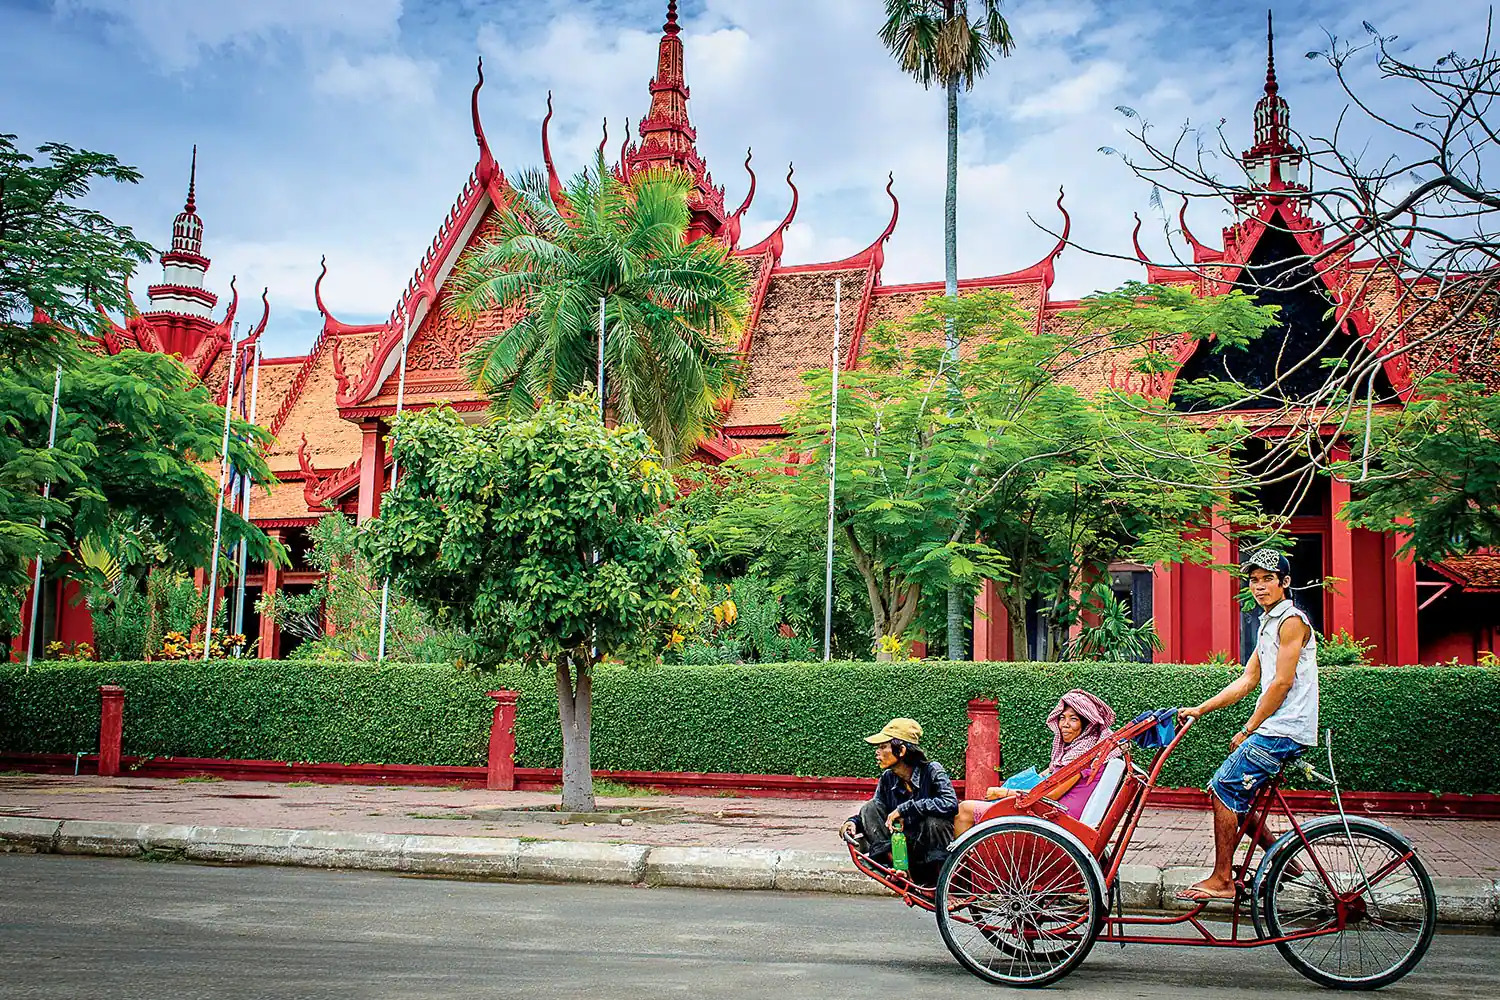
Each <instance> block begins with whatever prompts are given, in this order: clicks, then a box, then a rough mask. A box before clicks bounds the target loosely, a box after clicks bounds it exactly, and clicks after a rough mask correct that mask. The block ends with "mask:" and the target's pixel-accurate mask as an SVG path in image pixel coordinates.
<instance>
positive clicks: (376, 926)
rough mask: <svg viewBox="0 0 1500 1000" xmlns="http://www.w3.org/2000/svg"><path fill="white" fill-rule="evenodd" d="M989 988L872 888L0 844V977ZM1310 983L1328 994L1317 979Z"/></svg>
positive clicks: (72, 986)
mask: <svg viewBox="0 0 1500 1000" xmlns="http://www.w3.org/2000/svg"><path fill="white" fill-rule="evenodd" d="M1497 978H1500V936H1494V935H1479V934H1473V935H1468V934H1442V935H1440V936H1439V937H1438V939H1437V940H1436V941H1435V942H1434V944H1433V947H1432V950H1431V951H1430V952H1428V955H1427V959H1426V961H1425V962H1424V963H1423V965H1422V966H1421V967H1419V968H1418V969H1417V971H1416V972H1415V973H1413V974H1412V975H1411V976H1409V977H1407V978H1406V979H1405V980H1404V981H1403V982H1401V983H1400V984H1398V985H1397V986H1395V987H1392V988H1390V989H1388V990H1386V991H1384V993H1383V994H1382V995H1383V996H1386V997H1392V998H1396V997H1443V998H1452V1000H1460V998H1466V997H1476V998H1478V997H1483V998H1486V1000H1490V998H1493V997H1494V996H1495V995H1496V985H1495V984H1496V982H1497ZM991 990H997V992H996V993H995V995H996V996H1003V995H1005V994H1004V991H1003V989H1001V988H996V987H989V986H986V985H985V984H983V983H981V982H979V981H978V980H976V979H973V978H971V977H970V976H969V975H968V974H967V973H965V972H964V971H963V970H962V969H960V968H959V966H958V965H957V964H956V963H955V962H954V961H953V959H952V957H951V956H949V954H948V952H947V950H946V949H945V948H944V947H943V944H942V941H941V939H940V938H939V936H938V934H937V930H936V927H935V926H934V921H933V918H932V916H931V915H930V914H926V913H920V912H917V911H911V910H908V909H906V908H905V907H903V906H901V905H900V904H899V903H897V902H895V901H892V900H886V899H878V898H849V897H838V896H827V895H796V894H789V893H770V892H734V891H726V890H715V891H690V890H677V889H636V888H620V887H613V886H574V885H568V886H562V885H518V884H502V883H482V882H450V881H439V880H430V879H413V878H401V877H396V876H391V875H381V874H377V873H366V872H327V871H315V870H307V869H290V868H287V869H283V868H207V867H197V866H188V865H173V864H152V863H149V862H143V861H123V860H121V861H116V860H109V859H96V858H65V857H56V856H46V855H43V856H28V855H0V997H47V998H57V997H89V998H91V1000H92V998H137V997H139V998H153V1000H155V998H171V1000H193V998H198V997H204V998H209V997H212V998H214V1000H229V998H237V997H246V998H251V997H253V998H257V1000H259V998H266V997H307V998H322V997H329V998H335V997H336V998H340V1000H353V998H387V997H402V998H407V997H421V998H428V997H432V998H438V997H441V998H444V1000H454V998H466V1000H467V998H478V997H526V998H528V1000H531V998H535V1000H549V998H558V997H608V998H610V1000H629V998H636V997H640V998H653V1000H654V998H658V997H666V996H673V995H684V996H710V997H714V998H738V997H778V998H801V997H813V998H817V1000H837V998H842V997H851V998H860V1000H883V998H892V1000H894V998H900V1000H913V998H924V997H943V998H952V997H955V996H961V995H968V996H972V995H974V991H980V992H989V991H991ZM1050 993H1051V994H1053V995H1058V996H1080V997H1083V996H1087V997H1091V998H1124V997H1193V998H1195V1000H1214V998H1226V1000H1227V998H1234V1000H1250V998H1260V997H1290V996H1315V995H1319V994H1321V991H1319V990H1317V988H1316V987H1315V986H1313V985H1312V984H1311V983H1309V982H1307V981H1306V980H1304V979H1302V978H1301V977H1300V976H1298V975H1297V974H1296V973H1295V972H1293V971H1292V970H1291V968H1290V967H1289V966H1287V965H1286V964H1285V963H1284V962H1283V961H1282V959H1281V957H1280V956H1279V955H1278V954H1277V953H1276V952H1275V951H1274V950H1272V949H1256V950H1253V951H1229V950H1216V951H1209V950H1205V949H1200V948H1166V947H1142V946H1135V947H1131V948H1129V949H1125V950H1121V949H1120V948H1118V947H1110V946H1105V945H1100V946H1099V947H1097V948H1096V949H1095V950H1094V952H1093V954H1092V955H1090V956H1089V959H1088V961H1087V962H1086V963H1084V965H1083V967H1082V968H1081V969H1080V970H1078V971H1077V972H1075V973H1074V974H1073V975H1072V976H1070V977H1069V978H1068V979H1067V980H1065V981H1064V982H1063V983H1062V984H1060V985H1058V986H1056V987H1054V988H1053V989H1052V990H1051V991H1050ZM1321 995H1327V994H1321Z"/></svg>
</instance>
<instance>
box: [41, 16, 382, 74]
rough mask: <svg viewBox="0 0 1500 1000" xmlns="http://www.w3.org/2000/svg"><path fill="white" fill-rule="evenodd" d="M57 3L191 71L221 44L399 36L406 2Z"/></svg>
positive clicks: (171, 65)
mask: <svg viewBox="0 0 1500 1000" xmlns="http://www.w3.org/2000/svg"><path fill="white" fill-rule="evenodd" d="M53 6H54V9H55V10H56V12H57V14H58V16H59V17H76V16H81V15H83V16H87V15H103V16H104V17H105V18H107V19H108V20H109V21H110V22H111V24H112V25H113V27H114V30H115V31H116V32H117V33H119V34H120V35H121V36H124V37H126V38H128V39H129V40H130V42H131V44H136V45H140V44H144V45H145V46H147V47H148V48H149V49H150V50H151V51H152V52H153V53H154V54H155V55H156V57H157V59H158V60H159V61H160V63H161V64H162V66H164V67H165V68H166V69H169V70H184V69H188V68H190V67H192V66H195V65H196V64H197V63H198V61H199V60H200V59H202V58H203V56H204V55H205V54H208V53H211V52H214V51H215V50H218V49H223V48H243V47H249V46H255V45H264V44H266V43H268V42H270V41H271V40H273V39H275V38H277V37H285V38H293V39H301V40H304V41H310V42H317V41H321V40H326V39H330V38H339V39H350V40H354V41H357V42H374V41H380V40H384V39H388V38H390V37H392V36H393V35H394V33H395V31H396V23H397V20H398V19H399V18H400V16H401V0H359V2H358V3H332V2H328V0H53Z"/></svg>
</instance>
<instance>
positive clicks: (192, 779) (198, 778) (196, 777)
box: [177, 774, 224, 785]
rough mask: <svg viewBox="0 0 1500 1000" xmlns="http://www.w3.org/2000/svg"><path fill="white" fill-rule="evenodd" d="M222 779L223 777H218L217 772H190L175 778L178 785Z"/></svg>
mask: <svg viewBox="0 0 1500 1000" xmlns="http://www.w3.org/2000/svg"><path fill="white" fill-rule="evenodd" d="M223 780H224V779H223V778H221V777H219V776H218V775H217V774H190V775H188V776H187V777H186V778H178V779H177V783H178V784H179V785H192V784H199V783H201V782H205V781H223Z"/></svg>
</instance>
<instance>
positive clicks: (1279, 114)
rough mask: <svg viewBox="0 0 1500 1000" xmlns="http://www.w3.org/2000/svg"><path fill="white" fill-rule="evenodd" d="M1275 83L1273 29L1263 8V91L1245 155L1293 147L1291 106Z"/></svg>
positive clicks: (1269, 17) (1262, 153) (1257, 103)
mask: <svg viewBox="0 0 1500 1000" xmlns="http://www.w3.org/2000/svg"><path fill="white" fill-rule="evenodd" d="M1279 89H1280V88H1279V87H1278V86H1277V84H1276V32H1275V29H1274V28H1273V26H1272V23H1271V12H1270V11H1269V10H1268V11H1266V90H1265V95H1264V96H1263V97H1261V99H1260V100H1259V101H1258V102H1256V105H1255V146H1254V148H1253V149H1251V150H1250V151H1249V153H1247V154H1246V155H1259V156H1264V155H1266V154H1268V153H1281V152H1285V151H1287V150H1289V149H1291V148H1292V142H1291V131H1290V129H1289V125H1290V122H1291V113H1290V109H1289V108H1288V107H1287V103H1286V101H1285V100H1284V99H1283V98H1282V97H1281V95H1280V94H1278V93H1277V91H1278V90H1279Z"/></svg>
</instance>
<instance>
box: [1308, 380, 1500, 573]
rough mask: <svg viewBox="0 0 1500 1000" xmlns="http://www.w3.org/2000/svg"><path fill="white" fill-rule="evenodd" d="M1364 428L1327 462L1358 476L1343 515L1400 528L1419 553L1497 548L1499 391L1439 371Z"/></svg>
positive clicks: (1409, 547)
mask: <svg viewBox="0 0 1500 1000" xmlns="http://www.w3.org/2000/svg"><path fill="white" fill-rule="evenodd" d="M1369 430H1370V433H1369V435H1368V436H1367V437H1363V438H1360V439H1356V442H1355V446H1354V448H1353V451H1352V453H1351V455H1350V457H1349V459H1348V461H1345V462H1340V463H1337V464H1335V466H1334V467H1333V473H1334V474H1335V475H1338V476H1341V477H1343V478H1346V479H1348V480H1350V481H1354V482H1358V483H1359V486H1358V493H1357V494H1356V496H1355V497H1354V499H1353V500H1351V501H1350V502H1349V503H1347V504H1345V505H1344V507H1343V510H1342V511H1341V513H1340V516H1341V517H1342V518H1343V519H1344V520H1345V521H1347V522H1348V523H1349V524H1351V525H1353V526H1355V527H1359V528H1368V529H1370V530H1371V531H1397V532H1401V533H1404V534H1405V535H1406V536H1407V540H1406V544H1405V545H1404V546H1403V547H1402V551H1403V552H1405V553H1409V554H1411V555H1412V556H1413V557H1414V558H1417V559H1422V560H1434V559H1443V558H1446V557H1448V556H1455V555H1464V554H1467V553H1470V552H1473V551H1474V550H1476V549H1481V548H1485V547H1500V395H1495V394H1494V393H1491V392H1490V391H1488V390H1487V389H1486V388H1485V387H1484V386H1483V385H1480V384H1479V383H1477V382H1464V381H1459V380H1458V379H1455V378H1453V377H1451V376H1450V375H1448V374H1446V373H1441V374H1439V375H1436V376H1434V377H1432V378H1429V379H1427V380H1425V381H1424V382H1422V383H1421V384H1420V385H1418V387H1417V390H1416V392H1415V393H1414V395H1413V397H1412V398H1411V400H1410V401H1409V402H1408V403H1407V404H1406V406H1405V408H1404V409H1401V410H1397V411H1394V412H1386V413H1380V414H1376V415H1375V416H1373V417H1372V418H1371V424H1370V428H1369ZM1367 455H1368V461H1367V460H1366V456H1367Z"/></svg>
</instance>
